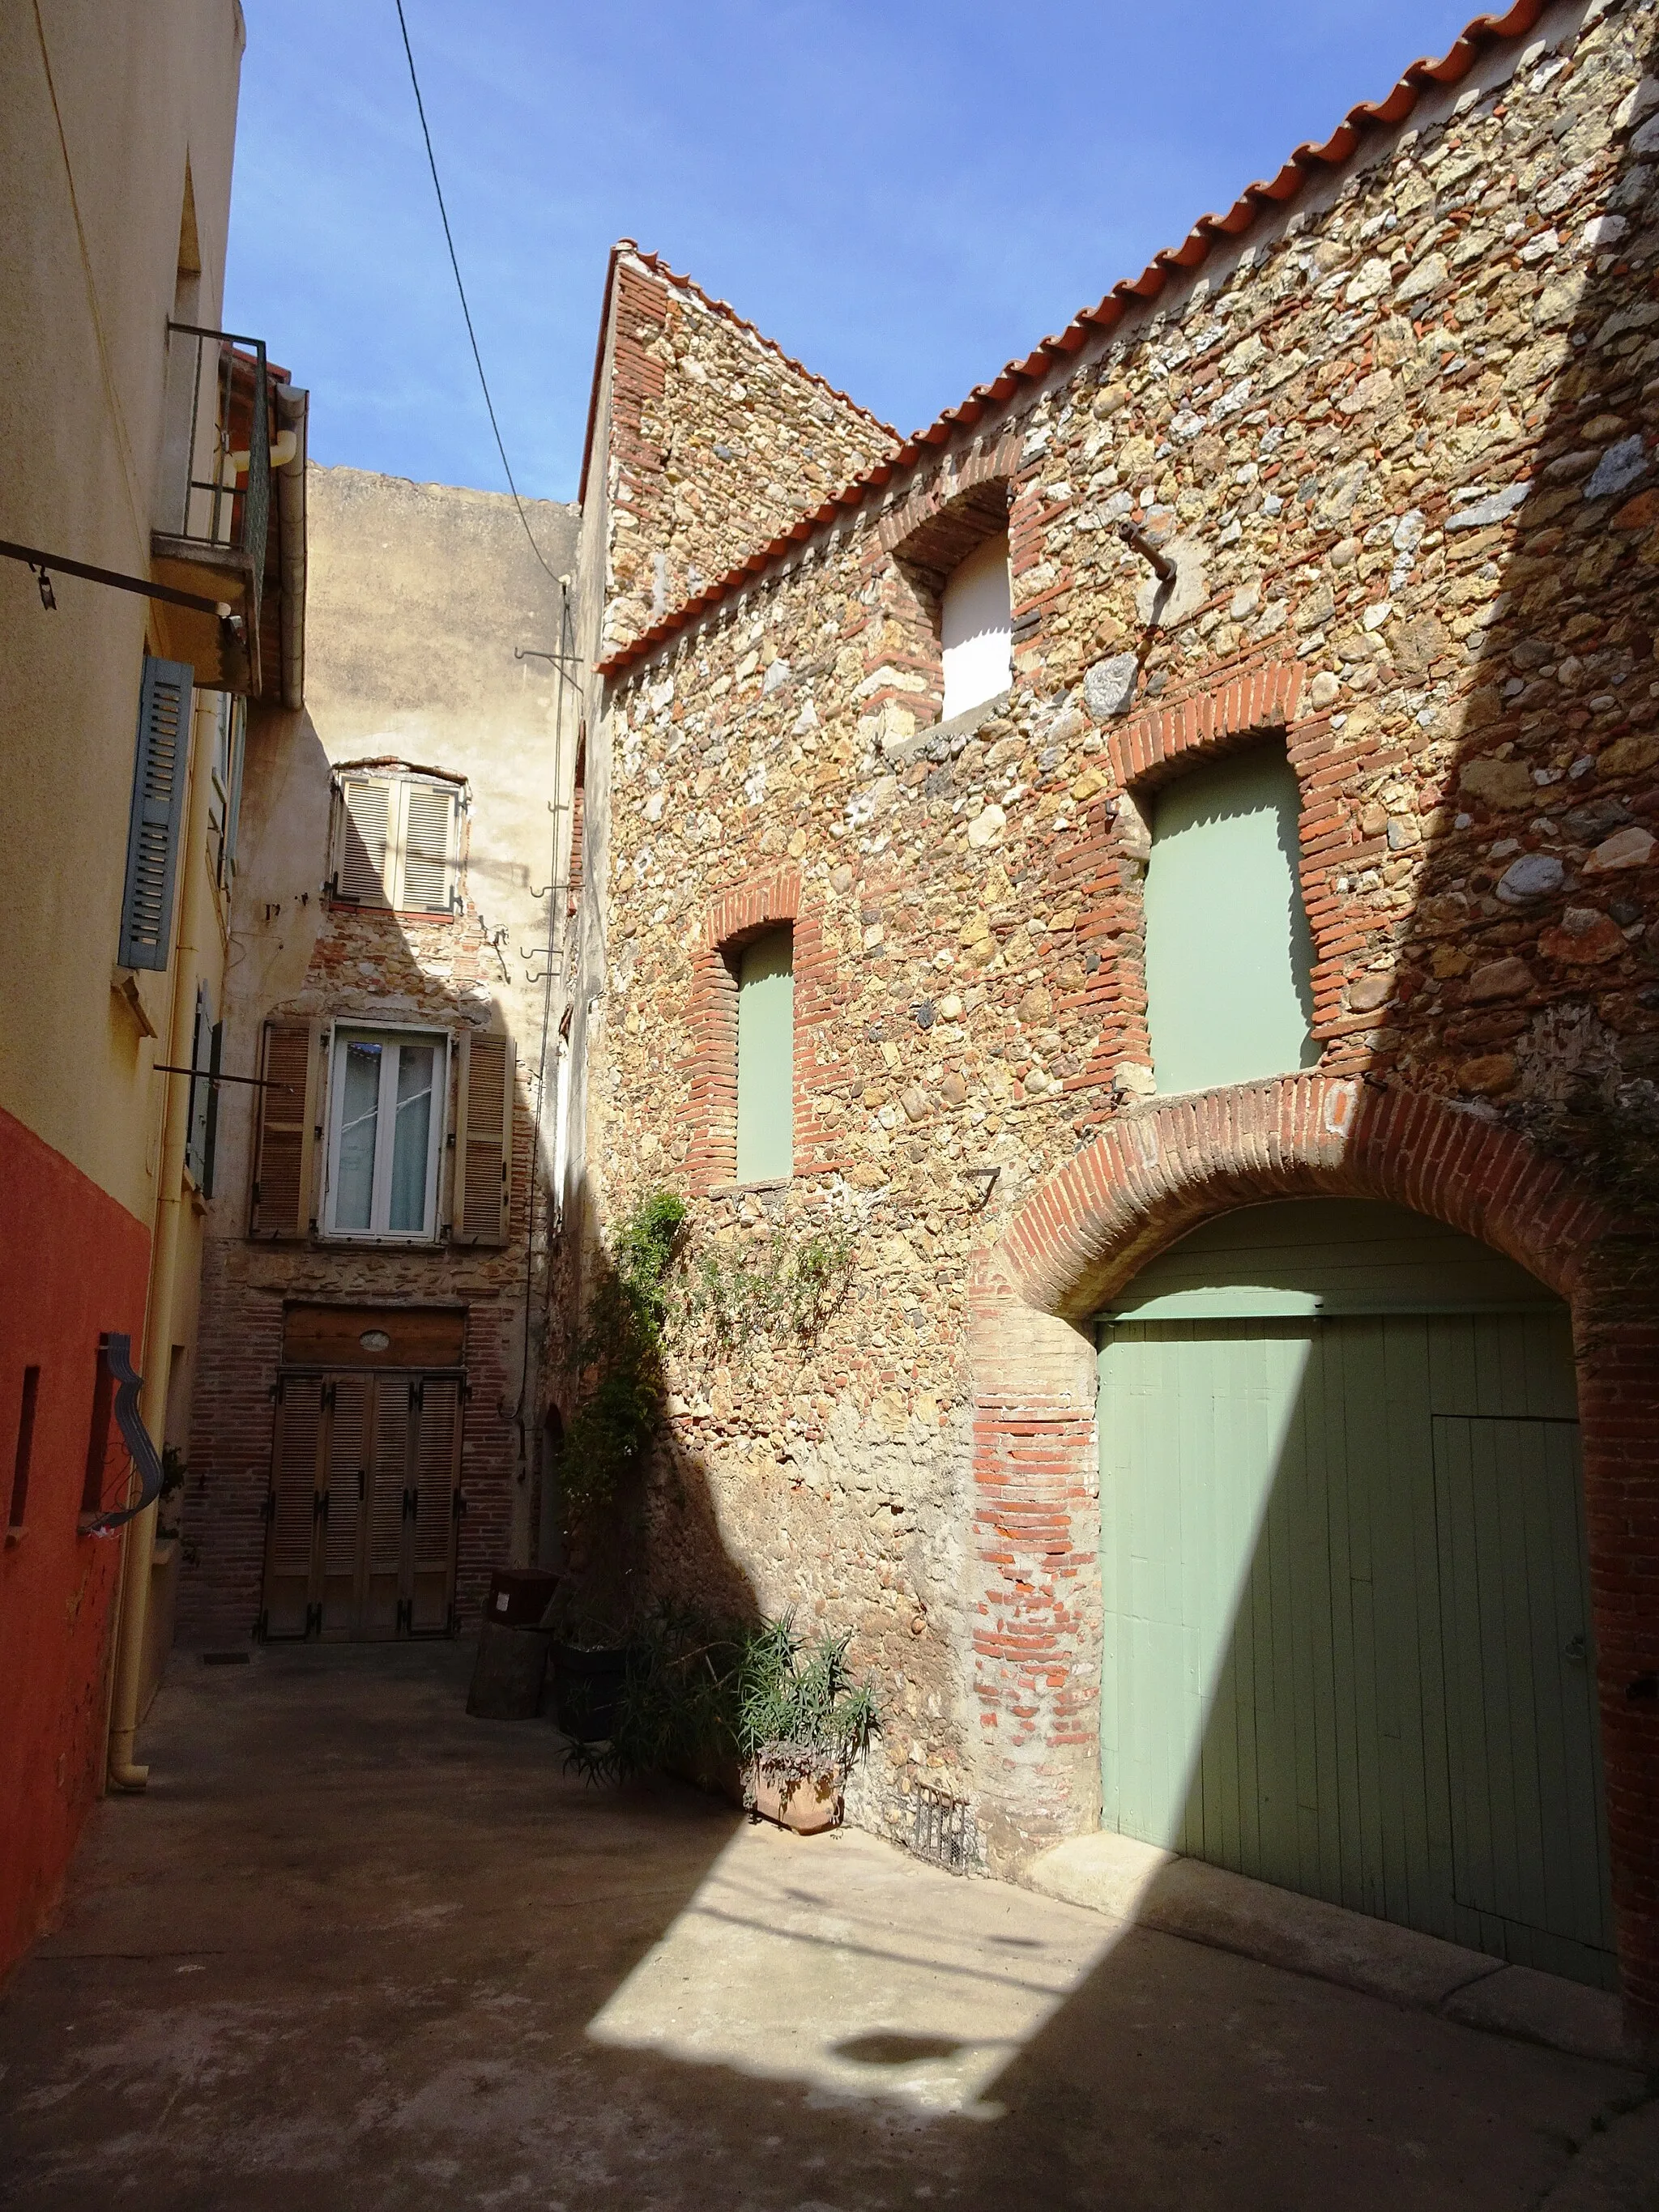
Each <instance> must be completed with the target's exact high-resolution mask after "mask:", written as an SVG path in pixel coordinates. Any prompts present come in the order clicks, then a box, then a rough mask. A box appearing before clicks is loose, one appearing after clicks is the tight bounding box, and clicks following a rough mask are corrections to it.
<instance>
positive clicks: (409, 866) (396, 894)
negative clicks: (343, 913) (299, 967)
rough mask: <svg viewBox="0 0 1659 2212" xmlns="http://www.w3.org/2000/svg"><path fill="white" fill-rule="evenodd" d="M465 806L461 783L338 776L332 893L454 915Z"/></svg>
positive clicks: (400, 909)
mask: <svg viewBox="0 0 1659 2212" xmlns="http://www.w3.org/2000/svg"><path fill="white" fill-rule="evenodd" d="M463 811H464V799H463V789H462V786H461V785H460V784H459V782H451V781H447V780H446V779H443V778H440V777H437V776H427V775H413V774H401V773H386V774H360V773H358V772H357V771H356V770H355V769H348V770H345V771H343V773H342V774H341V775H339V776H338V777H337V780H336V783H335V794H334V827H333V839H332V849H331V854H330V860H329V890H330V895H331V896H332V897H333V898H335V899H337V900H338V901H339V902H341V903H342V904H343V905H348V906H368V907H388V908H392V909H393V910H394V911H395V912H397V913H399V914H433V915H450V914H453V913H454V912H455V910H456V908H458V907H459V904H460V874H461V817H462V813H463Z"/></svg>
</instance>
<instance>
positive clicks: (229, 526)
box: [150, 323, 295, 696]
mask: <svg viewBox="0 0 1659 2212" xmlns="http://www.w3.org/2000/svg"><path fill="white" fill-rule="evenodd" d="M270 375H271V373H270V369H269V368H268V366H267V363H266V361H265V349H264V344H263V343H262V342H261V341H260V340H259V339H258V338H248V337H237V336H235V335H234V334H233V333H232V332H230V331H210V330H202V329H199V328H198V327H197V326H196V325H193V324H189V323H169V324H168V325H167V396H166V413H165V416H164V427H163V447H162V455H161V495H160V496H161V507H160V510H159V512H158V513H157V515H156V517H155V522H156V527H155V530H154V531H153V532H152V533H151V537H150V572H151V574H152V576H153V577H154V579H155V581H156V582H157V583H162V584H170V585H172V586H174V588H175V589H177V590H179V591H184V592H195V593H197V595H199V596H201V597H203V598H205V599H213V600H216V601H218V602H220V603H221V604H222V605H228V607H229V609H230V618H229V620H228V621H225V620H223V619H221V618H219V617H215V616H214V615H212V614H210V613H207V612H205V611H204V612H197V611H194V610H192V609H191V608H186V607H175V606H170V605H166V604H165V603H163V602H159V601H158V602H155V603H154V604H155V612H156V617H157V620H158V623H159V627H160V628H161V632H162V636H163V650H164V652H165V653H167V657H168V658H169V659H175V660H187V661H189V662H190V663H191V665H193V666H194V668H195V670H196V681H197V684H199V685H201V686H203V687H204V689H207V690H224V691H240V692H243V693H251V694H253V695H256V696H257V695H258V693H259V691H260V690H262V688H263V686H262V684H261V681H260V649H259V648H260V638H259V631H260V622H261V616H262V613H263V611H264V598H265V554H266V547H267V541H268V539H269V537H270V488H271V470H272V466H273V464H275V465H281V464H283V462H285V461H287V460H288V459H289V458H291V454H292V451H293V448H294V445H295V433H294V432H293V431H292V430H288V431H284V432H283V434H282V435H281V436H280V437H279V439H278V441H277V445H276V452H275V453H273V451H272V439H271V422H270V418H271V407H272V403H273V393H272V389H271V381H270ZM276 375H277V376H278V378H279V379H281V378H283V372H282V371H281V370H278V371H277V372H276ZM283 380H284V381H285V379H283Z"/></svg>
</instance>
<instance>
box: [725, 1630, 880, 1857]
mask: <svg viewBox="0 0 1659 2212" xmlns="http://www.w3.org/2000/svg"><path fill="white" fill-rule="evenodd" d="M851 1641H852V1638H851V1637H850V1636H846V1635H842V1636H836V1635H834V1634H832V1633H831V1632H830V1631H829V1630H828V1629H824V1630H823V1631H822V1632H820V1633H819V1634H818V1635H817V1637H815V1638H813V1639H812V1640H811V1642H810V1643H809V1642H807V1641H806V1640H805V1639H804V1638H802V1637H801V1636H800V1635H799V1634H798V1633H797V1632H796V1629H795V1625H794V1618H793V1613H785V1614H784V1616H783V1618H782V1619H781V1620H774V1621H768V1622H767V1623H765V1624H764V1625H763V1626H762V1627H761V1628H759V1629H758V1630H757V1631H755V1632H753V1633H752V1634H751V1635H750V1637H749V1638H747V1639H746V1641H745V1643H744V1650H743V1657H742V1661H741V1663H740V1666H739V1670H738V1699H739V1703H738V1743H739V1747H740V1748H741V1750H742V1752H743V1753H744V1759H745V1762H746V1765H745V1776H744V1802H745V1804H746V1805H748V1807H749V1808H750V1810H751V1811H752V1812H754V1813H756V1814H758V1815H759V1816H760V1817H761V1818H762V1819H763V1820H775V1821H777V1823H778V1824H779V1826H781V1827H786V1828H793V1830H794V1831H795V1832H796V1833H797V1834H798V1835H803V1836H810V1835H816V1834H817V1833H819V1832H821V1831H822V1830H823V1829H825V1828H834V1827H838V1826H840V1825H841V1819H842V1792H843V1790H844V1788H845V1785H846V1780H847V1776H848V1770H849V1769H850V1768H851V1766H852V1765H853V1763H854V1760H855V1759H858V1758H859V1756H860V1754H861V1753H862V1752H863V1751H864V1749H865V1747H866V1745H867V1744H868V1742H869V1741H870V1738H871V1737H872V1735H874V1734H875V1732H876V1730H877V1729H878V1727H879V1726H880V1721H879V1717H878V1713H877V1710H876V1700H875V1693H874V1692H873V1691H872V1689H871V1687H870V1685H869V1684H868V1683H867V1682H866V1681H860V1680H858V1679H857V1678H856V1677H855V1676H854V1674H853V1673H852V1670H851V1669H850V1668H848V1664H847V1647H848V1644H850V1643H851Z"/></svg>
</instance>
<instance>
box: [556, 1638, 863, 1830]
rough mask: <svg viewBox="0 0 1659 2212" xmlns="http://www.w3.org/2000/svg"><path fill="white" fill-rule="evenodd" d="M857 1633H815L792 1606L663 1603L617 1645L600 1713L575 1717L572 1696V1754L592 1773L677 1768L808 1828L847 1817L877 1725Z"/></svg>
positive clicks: (769, 1816) (787, 1823) (602, 1777)
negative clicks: (845, 1794)
mask: <svg viewBox="0 0 1659 2212" xmlns="http://www.w3.org/2000/svg"><path fill="white" fill-rule="evenodd" d="M850 1640H851V1639H850V1638H848V1637H846V1636H834V1635H831V1634H830V1633H829V1632H828V1631H827V1630H826V1631H824V1632H823V1633H822V1634H821V1635H819V1636H818V1637H817V1638H815V1639H814V1640H813V1641H811V1643H808V1642H806V1641H805V1639H803V1638H801V1637H800V1636H799V1634H798V1633H797V1632H796V1629H795V1626H794V1622H793V1617H792V1616H791V1615H789V1614H787V1613H786V1614H785V1615H784V1617H783V1619H782V1620H763V1621H762V1622H760V1623H759V1625H758V1626H745V1625H743V1624H740V1623H738V1622H734V1621H726V1620H718V1619H716V1618H714V1617H712V1616H710V1615H708V1614H707V1613H702V1612H700V1611H699V1610H698V1609H697V1608H696V1607H691V1606H684V1605H675V1604H673V1603H666V1604H664V1605H660V1606H659V1607H657V1609H656V1611H655V1612H654V1613H652V1614H651V1615H650V1616H649V1617H648V1618H647V1620H645V1621H644V1622H643V1623H642V1624H641V1626H639V1627H638V1628H637V1629H636V1630H635V1632H634V1634H633V1636H632V1637H631V1638H630V1639H629V1644H628V1646H627V1649H626V1651H625V1653H623V1654H619V1655H618V1656H619V1657H620V1659H621V1662H622V1663H621V1666H620V1668H619V1669H618V1673H617V1678H616V1680H615V1686H614V1692H613V1694H612V1696H611V1699H610V1701H609V1702H608V1703H607V1704H606V1705H605V1709H604V1711H603V1713H602V1714H593V1715H590V1714H588V1713H586V1712H584V1713H582V1714H579V1715H578V1714H573V1715H572V1716H571V1718H570V1719H567V1717H566V1713H565V1709H564V1704H563V1699H561V1704H560V1711H559V1719H560V1724H561V1726H562V1727H563V1728H564V1730H565V1733H566V1735H568V1737H569V1738H570V1739H571V1741H570V1748H569V1752H568V1758H567V1761H566V1763H567V1765H569V1766H571V1767H574V1769H575V1770H576V1771H577V1772H579V1773H581V1774H584V1775H586V1778H587V1779H588V1780H589V1781H590V1782H621V1781H625V1780H627V1779H628V1778H629V1777H630V1776H632V1775H635V1774H646V1773H649V1772H651V1771H653V1770H660V1771H665V1772H667V1773H670V1774H674V1775H678V1777H679V1778H681V1779H682V1780H684V1781H687V1782H694V1783H696V1784H698V1785H699V1786H700V1787H701V1788H703V1789H706V1790H715V1791H716V1792H718V1793H719V1794H720V1795H721V1796H728V1797H730V1798H732V1800H733V1801H734V1802H737V1803H738V1804H741V1805H743V1806H744V1807H746V1808H747V1809H748V1810H749V1811H750V1812H752V1813H754V1814H757V1816H759V1817H761V1818H763V1819H765V1820H776V1821H778V1822H779V1823H780V1825H781V1826H784V1827H788V1828H793V1829H794V1830H796V1832H798V1833H799V1834H802V1835H811V1834H815V1833H817V1832H818V1831H819V1830H821V1829H824V1828H832V1827H835V1826H838V1825H839V1823H840V1820H841V1817H842V1790H843V1789H844V1786H845V1784H846V1779H847V1774H848V1769H849V1768H850V1767H851V1765H852V1764H853V1762H854V1759H857V1758H858V1756H859V1755H860V1753H861V1752H862V1751H863V1750H864V1748H865V1747H866V1744H867V1743H868V1741H869V1740H870V1738H871V1736H872V1735H874V1733H875V1732H876V1729H877V1728H878V1725H879V1720H878V1713H877V1710H876V1701H875V1695H874V1692H872V1689H871V1688H870V1686H869V1685H868V1684H867V1683H866V1682H862V1681H860V1680H856V1679H855V1678H854V1675H853V1674H852V1672H851V1670H850V1669H849V1668H848V1664H847V1647H848V1643H849V1642H850ZM576 1721H580V1722H581V1723H585V1724H583V1725H573V1724H572V1723H573V1722H576ZM596 1723H603V1727H601V1726H600V1725H598V1724H596ZM601 1738H602V1740H601Z"/></svg>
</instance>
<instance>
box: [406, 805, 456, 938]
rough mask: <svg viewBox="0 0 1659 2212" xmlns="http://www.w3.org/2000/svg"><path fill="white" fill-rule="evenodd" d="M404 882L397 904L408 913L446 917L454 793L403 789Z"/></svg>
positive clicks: (449, 903)
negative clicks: (443, 915) (444, 915)
mask: <svg viewBox="0 0 1659 2212" xmlns="http://www.w3.org/2000/svg"><path fill="white" fill-rule="evenodd" d="M456 811H457V810H456V805H455V793H453V791H444V790H441V788H440V787H438V786H437V785H436V784H432V783H410V784H405V785H404V880H403V886H402V889H401V890H400V891H399V893H398V906H399V907H400V908H403V910H404V912H405V913H408V914H448V913H450V912H451V911H452V910H453V906H454V896H453V890H454V879H455V858H456V829H457V822H456Z"/></svg>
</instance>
